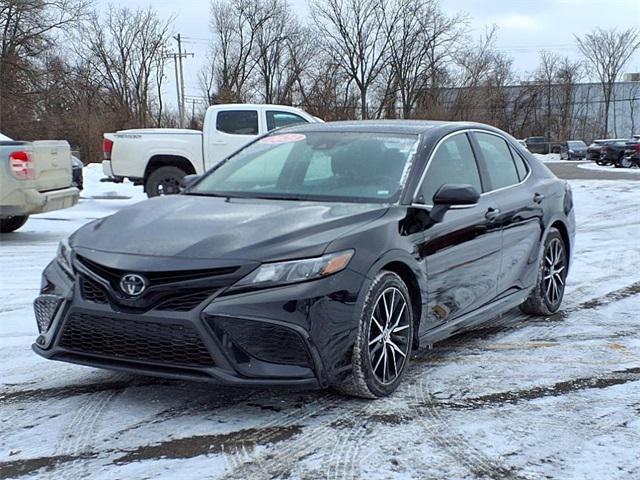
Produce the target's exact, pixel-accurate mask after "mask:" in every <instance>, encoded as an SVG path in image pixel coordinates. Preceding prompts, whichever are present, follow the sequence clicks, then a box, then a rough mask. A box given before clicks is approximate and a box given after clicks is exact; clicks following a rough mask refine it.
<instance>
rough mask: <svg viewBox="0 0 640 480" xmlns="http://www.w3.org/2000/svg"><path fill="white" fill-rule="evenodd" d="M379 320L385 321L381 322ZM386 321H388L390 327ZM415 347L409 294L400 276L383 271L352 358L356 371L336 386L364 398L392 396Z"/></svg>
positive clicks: (367, 300) (360, 326)
mask: <svg viewBox="0 0 640 480" xmlns="http://www.w3.org/2000/svg"><path fill="white" fill-rule="evenodd" d="M385 301H386V302H387V303H386V305H388V304H389V303H392V306H391V307H390V309H391V315H389V314H388V309H387V311H386V312H385V309H386V307H385V303H384V302H385ZM402 305H404V307H403V306H402ZM394 314H395V315H394ZM376 317H381V318H380V320H378V319H377V318H376ZM383 317H386V318H387V323H386V324H385V322H384V320H383ZM389 318H390V320H391V321H392V322H393V324H391V322H389ZM394 318H396V319H397V320H396V321H394ZM378 326H381V327H384V328H382V329H381V328H378ZM372 339H373V343H372V342H371V340H372ZM387 342H389V343H387ZM394 342H395V343H394ZM412 343H413V310H412V308H411V297H410V295H409V290H408V289H407V286H406V285H405V284H404V282H403V281H402V279H401V278H400V277H399V276H398V275H396V274H395V273H393V272H389V271H386V270H383V271H381V272H379V273H378V274H377V275H376V277H375V278H374V279H373V282H372V283H371V286H370V287H369V290H368V291H367V295H366V297H365V300H364V304H363V307H362V313H361V315H360V320H359V323H358V333H357V336H356V341H355V345H354V347H353V354H352V357H351V365H352V371H351V373H350V374H349V376H348V377H347V378H346V379H345V380H344V381H343V382H342V383H341V384H340V385H335V388H336V390H338V391H339V392H340V393H343V394H345V395H350V396H354V397H361V398H379V397H384V396H386V395H389V394H391V393H392V392H393V391H394V390H395V389H396V388H397V387H398V385H399V384H400V382H401V380H402V375H403V373H404V371H405V370H406V368H407V365H408V364H409V358H410V356H411V346H412ZM391 344H393V345H396V347H397V349H394V348H393V347H392V346H391ZM387 352H389V354H388V355H389V356H387ZM398 352H399V353H398ZM387 359H388V361H387ZM400 359H401V360H400ZM383 360H384V362H385V363H382V362H383ZM392 362H393V363H392ZM397 362H401V363H400V364H398V363H397ZM392 365H393V371H392V370H391V368H392ZM387 367H388V368H387ZM387 372H388V375H389V377H387ZM380 377H382V378H380Z"/></svg>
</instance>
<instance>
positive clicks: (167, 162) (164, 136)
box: [102, 104, 322, 197]
mask: <svg viewBox="0 0 640 480" xmlns="http://www.w3.org/2000/svg"><path fill="white" fill-rule="evenodd" d="M321 121H322V120H319V119H317V118H315V117H313V116H312V115H309V114H308V113H306V112H304V111H302V110H300V109H298V108H294V107H289V106H284V105H254V104H228V105H214V106H211V107H209V108H208V109H207V113H206V115H205V119H204V126H203V130H202V131H199V130H186V129H171V128H143V129H133V130H120V131H118V132H115V133H105V134H104V141H103V153H104V161H103V162H102V167H103V172H104V174H105V175H106V176H107V179H105V180H106V181H113V182H117V183H119V182H122V181H123V180H124V179H125V178H128V179H129V180H131V181H133V182H134V183H136V184H139V185H144V190H145V192H146V193H147V195H148V196H149V197H155V196H157V195H170V194H174V193H178V192H179V191H180V182H181V181H182V178H183V177H184V176H185V175H192V174H202V173H204V172H205V171H206V170H208V169H210V168H211V167H213V166H215V165H217V164H218V163H220V162H221V161H222V160H224V159H225V158H226V157H228V156H229V155H231V154H232V153H234V152H235V151H236V150H238V149H240V148H242V147H243V146H244V145H246V144H247V143H249V142H250V141H252V140H253V139H255V138H256V137H258V136H260V135H263V134H265V133H267V132H268V131H270V130H273V129H274V128H279V127H285V126H288V125H293V124H296V123H313V122H321Z"/></svg>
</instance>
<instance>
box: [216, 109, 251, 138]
mask: <svg viewBox="0 0 640 480" xmlns="http://www.w3.org/2000/svg"><path fill="white" fill-rule="evenodd" d="M216 129H217V130H218V131H219V132H224V133H230V134H232V135H257V134H258V112H257V111H255V110H230V111H222V112H218V117H217V119H216Z"/></svg>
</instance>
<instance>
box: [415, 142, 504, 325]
mask: <svg viewBox="0 0 640 480" xmlns="http://www.w3.org/2000/svg"><path fill="white" fill-rule="evenodd" d="M447 183H456V184H468V185H472V186H473V187H475V188H476V189H477V190H478V191H479V192H482V191H483V185H482V181H481V178H480V174H479V171H478V165H477V162H476V158H475V155H474V153H473V150H472V148H471V144H470V141H469V137H468V136H467V134H466V133H464V132H463V133H457V134H454V135H453V136H450V137H448V138H446V139H445V140H444V141H443V142H442V143H441V144H440V145H439V146H438V147H437V150H436V151H435V152H434V155H433V157H432V159H431V161H430V163H429V165H428V166H427V171H426V173H425V176H424V179H423V181H422V184H421V186H420V188H419V190H418V193H417V198H416V201H417V202H418V203H422V204H424V205H425V206H427V207H428V206H429V205H431V204H432V198H433V195H434V194H435V192H436V191H437V190H438V188H440V187H441V186H442V185H444V184H447ZM498 214H499V211H498V206H497V205H496V204H495V203H494V202H493V200H491V199H490V198H487V197H484V196H483V197H481V198H480V200H479V202H478V204H477V205H474V206H472V207H467V208H461V209H451V210H449V211H448V212H447V213H446V214H445V216H444V219H443V221H442V222H441V223H437V224H435V225H433V226H431V227H430V228H428V229H427V230H426V231H425V232H424V237H423V239H422V243H421V244H420V245H419V246H418V248H419V254H420V256H421V257H422V258H425V259H426V265H427V267H426V272H427V290H428V310H427V312H426V321H425V322H424V323H423V324H422V325H421V327H422V328H421V330H422V332H421V333H423V332H424V331H426V330H429V329H431V328H433V327H434V326H437V325H439V324H442V323H444V322H449V321H451V320H454V319H455V318H458V317H460V316H461V315H464V314H466V313H469V312H471V311H473V310H475V309H477V308H478V307H480V306H482V305H484V304H486V303H488V302H490V301H491V300H493V299H494V298H495V296H496V282H497V278H498V272H499V269H500V261H501V246H502V236H501V230H500V226H499V225H498V224H497V223H496V220H497V218H498Z"/></svg>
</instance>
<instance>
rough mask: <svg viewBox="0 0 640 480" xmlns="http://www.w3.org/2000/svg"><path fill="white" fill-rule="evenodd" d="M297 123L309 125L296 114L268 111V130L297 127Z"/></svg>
mask: <svg viewBox="0 0 640 480" xmlns="http://www.w3.org/2000/svg"><path fill="white" fill-rule="evenodd" d="M296 123H307V121H306V120H305V119H304V118H302V117H301V116H300V115H296V114H295V113H289V112H277V111H274V110H267V130H273V129H274V128H280V127H286V126H287V125H295V124H296Z"/></svg>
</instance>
